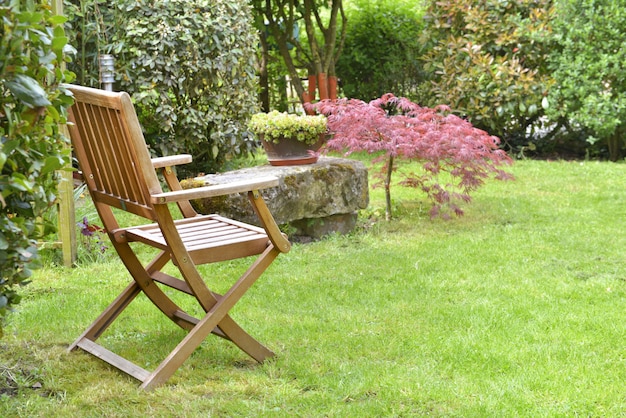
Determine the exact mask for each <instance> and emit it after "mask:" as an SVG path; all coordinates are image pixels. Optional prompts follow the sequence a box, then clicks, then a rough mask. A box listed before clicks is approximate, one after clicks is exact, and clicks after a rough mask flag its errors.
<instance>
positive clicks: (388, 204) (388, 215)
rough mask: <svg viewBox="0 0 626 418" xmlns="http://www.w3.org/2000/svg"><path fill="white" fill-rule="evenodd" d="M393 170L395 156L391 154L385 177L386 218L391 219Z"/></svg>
mask: <svg viewBox="0 0 626 418" xmlns="http://www.w3.org/2000/svg"><path fill="white" fill-rule="evenodd" d="M392 172H393V156H391V155H390V156H389V161H388V162H387V176H386V177H385V204H386V207H385V219H386V220H388V221H390V220H391V218H392V214H391V173H392Z"/></svg>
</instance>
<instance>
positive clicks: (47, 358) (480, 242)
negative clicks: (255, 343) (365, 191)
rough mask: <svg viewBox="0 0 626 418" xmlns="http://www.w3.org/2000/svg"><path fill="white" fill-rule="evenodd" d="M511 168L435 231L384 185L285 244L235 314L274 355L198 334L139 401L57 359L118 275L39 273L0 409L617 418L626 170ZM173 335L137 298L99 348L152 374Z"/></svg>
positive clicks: (1, 368) (0, 347) (2, 343)
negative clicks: (360, 209)
mask: <svg viewBox="0 0 626 418" xmlns="http://www.w3.org/2000/svg"><path fill="white" fill-rule="evenodd" d="M510 171H511V172H512V173H513V174H514V175H515V176H516V180H515V181H512V182H495V181H493V182H489V183H488V184H487V185H486V186H485V187H483V188H482V189H480V190H479V191H478V192H476V193H475V194H474V201H473V203H472V204H471V205H470V206H468V207H467V208H466V214H465V216H464V217H462V218H458V219H452V220H450V221H444V220H438V219H436V220H431V219H429V217H428V215H427V213H428V209H429V208H428V206H427V204H426V203H425V202H424V201H423V200H422V197H421V196H420V195H419V194H417V192H416V191H413V190H410V189H403V188H400V187H396V188H394V189H393V190H392V196H393V198H394V208H395V210H396V215H397V218H396V219H395V220H393V221H391V222H385V221H384V220H379V221H370V220H365V219H363V221H362V225H361V228H360V230H359V231H357V232H355V233H353V234H351V235H349V236H332V237H329V238H327V239H324V240H322V241H319V242H314V243H310V244H306V245H304V244H296V245H295V246H294V248H293V249H292V251H291V252H290V253H289V254H287V255H284V256H281V257H279V259H278V260H277V261H276V262H275V263H274V265H272V266H271V267H270V269H269V270H268V271H267V272H266V274H265V275H264V276H263V277H262V278H261V280H259V282H258V283H257V284H255V286H254V287H253V288H252V290H251V291H250V292H248V294H247V295H246V296H245V297H244V298H243V299H242V301H241V302H240V303H239V304H238V305H237V306H236V308H235V309H234V311H233V317H234V318H235V319H236V320H238V321H239V322H240V324H242V325H243V326H244V328H246V329H248V330H249V331H250V332H251V333H252V334H253V335H254V336H255V337H257V338H258V339H259V340H260V341H262V342H264V343H265V344H267V345H268V346H269V347H270V348H271V349H272V350H274V351H275V352H276V356H275V357H274V358H273V359H271V360H269V361H267V362H266V363H264V364H262V365H258V364H256V363H254V362H253V361H252V360H250V359H248V358H247V357H246V356H245V355H244V354H243V353H241V352H240V351H238V349H236V348H235V347H233V346H232V345H230V344H229V343H228V342H226V341H224V340H221V339H219V338H210V339H208V340H207V341H206V342H205V343H203V345H202V346H201V347H200V349H199V350H197V351H196V352H195V353H194V354H193V355H192V357H191V358H190V359H189V360H188V361H187V362H186V363H185V364H184V365H183V366H182V367H181V369H180V370H179V371H178V372H177V373H176V374H175V375H174V377H173V378H172V379H171V380H170V381H169V382H168V383H167V384H166V385H164V386H162V387H160V388H158V389H156V390H154V391H152V392H148V393H145V392H142V391H140V390H138V383H137V382H136V381H135V380H133V379H132V378H130V377H127V376H126V375H124V374H122V373H120V372H117V371H115V370H113V369H112V368H110V367H108V366H107V365H106V364H104V363H102V362H100V361H98V360H97V359H95V358H92V357H91V356H89V355H87V354H84V353H82V352H80V351H78V352H71V353H67V352H66V347H67V346H68V344H69V343H71V342H72V341H73V340H74V339H75V338H76V337H77V336H78V335H80V333H81V332H82V330H83V329H84V328H85V327H86V326H87V325H89V323H90V322H91V321H92V320H93V319H94V318H95V317H96V316H97V315H98V314H99V313H100V311H101V310H102V309H104V307H105V306H106V305H107V304H108V303H109V302H110V301H111V300H112V299H113V298H114V297H115V296H116V295H117V293H119V291H121V289H123V287H124V286H125V285H126V284H127V282H128V280H129V277H128V275H127V274H126V273H125V271H124V270H123V268H122V267H121V265H120V264H119V263H118V262H117V261H115V259H114V258H109V259H108V260H106V261H103V262H100V263H95V264H88V265H83V266H80V267H77V268H74V269H66V268H63V267H55V266H49V267H46V268H44V269H42V270H40V271H38V272H37V274H36V276H35V277H34V280H33V283H32V284H31V285H29V286H28V287H26V288H25V289H24V300H23V301H22V303H21V304H20V305H19V307H18V311H17V312H15V313H14V314H13V315H12V316H11V317H10V321H9V323H8V326H7V329H6V335H5V337H4V338H3V339H2V340H0V393H4V394H1V395H0V416H7V417H10V416H23V417H39V416H41V417H43V416H45V417H57V416H58V417H67V416H85V417H99V416H106V417H129V416H152V417H169V416H172V417H196V416H198V417H208V416H220V417H221V416H245V417H275V416H298V417H396V416H397V417H401V416H404V417H409V416H446V417H449V416H452V417H454V416H458V417H486V416H493V417H496V416H497V417H504V416H506V417H515V416H519V417H560V416H563V417H570V416H605V417H608V416H623V415H626V338H625V337H626V325H625V321H624V312H625V311H626V252H625V251H624V250H625V249H626V213H625V212H626V187H625V184H626V182H625V179H626V165H624V164H614V163H605V162H602V163H600V162H556V161H555V162H548V161H520V162H517V163H516V164H515V165H514V166H512V167H511V168H510ZM383 201H384V199H383V196H382V190H379V189H376V190H374V191H373V192H372V194H371V203H370V208H369V209H368V210H367V211H365V213H366V214H368V215H371V214H374V213H384V208H383ZM243 268H245V264H243V263H240V262H234V263H230V264H229V265H227V266H225V267H217V266H210V267H209V268H207V269H206V273H207V275H209V276H211V277H212V278H213V277H219V276H220V275H225V274H230V272H231V270H237V273H238V272H239V271H240V270H241V269H243ZM211 283H212V286H213V285H214V286H215V287H217V288H218V289H220V290H224V289H225V284H226V281H224V280H211ZM183 335H184V333H183V331H181V330H179V329H177V328H176V327H175V326H174V325H173V324H171V323H169V322H168V321H166V320H164V319H162V318H161V315H160V314H159V313H158V312H157V311H156V309H155V308H153V307H152V306H151V305H150V304H149V302H147V301H146V299H145V298H143V297H140V298H139V299H138V300H137V301H135V302H134V303H133V305H131V307H130V308H129V309H128V310H127V313H125V314H124V315H123V316H122V317H121V319H120V320H118V322H116V323H115V324H114V326H113V327H112V328H111V329H110V331H108V332H107V333H106V334H105V336H103V337H102V341H103V343H104V344H105V345H106V346H108V347H109V348H112V349H113V350H115V351H117V352H118V353H120V354H122V355H124V356H127V357H129V358H131V359H133V360H135V361H136V362H137V363H138V364H140V365H141V366H143V367H146V368H148V369H153V368H154V367H156V365H157V364H158V363H159V362H160V360H161V359H162V358H163V357H164V356H166V355H167V353H168V352H169V351H170V350H171V349H172V348H173V347H174V346H175V344H176V343H177V342H178V341H179V340H180V338H182V336H183ZM3 385H4V386H3Z"/></svg>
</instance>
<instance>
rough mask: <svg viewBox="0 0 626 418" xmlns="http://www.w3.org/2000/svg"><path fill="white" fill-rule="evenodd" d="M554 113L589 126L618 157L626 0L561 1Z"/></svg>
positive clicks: (624, 94) (623, 119) (625, 111)
mask: <svg viewBox="0 0 626 418" xmlns="http://www.w3.org/2000/svg"><path fill="white" fill-rule="evenodd" d="M557 16H558V18H557V19H556V20H555V22H554V28H555V29H554V30H555V34H556V43H557V46H558V48H557V49H556V50H555V53H553V54H551V55H550V59H549V61H550V68H551V70H552V76H553V77H554V79H555V81H556V83H555V84H554V86H553V87H552V88H551V89H550V96H549V97H550V101H551V102H552V103H554V106H552V107H551V109H550V116H551V117H552V118H554V119H557V118H558V119H567V120H569V121H571V122H572V123H573V124H576V125H578V126H581V127H585V128H587V129H589V130H591V133H592V135H591V137H590V138H589V141H590V142H591V143H594V142H595V141H598V140H599V141H600V143H602V144H604V145H606V146H607V148H608V152H609V157H610V159H611V160H613V161H616V160H618V159H619V158H622V157H623V156H624V135H625V134H626V77H624V74H626V48H624V44H625V42H626V1H624V0H619V1H616V0H560V1H559V2H558V13H557Z"/></svg>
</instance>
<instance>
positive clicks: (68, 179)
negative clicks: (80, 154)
mask: <svg viewBox="0 0 626 418" xmlns="http://www.w3.org/2000/svg"><path fill="white" fill-rule="evenodd" d="M52 13H53V14H55V15H62V14H63V0H52ZM61 65H62V66H63V68H64V66H65V63H61ZM59 130H60V131H61V133H62V134H63V135H65V136H66V137H68V138H69V133H68V131H67V126H65V125H62V126H59ZM59 174H60V177H61V179H60V181H59V186H58V192H59V204H58V211H59V238H60V240H61V251H62V252H63V264H64V265H65V266H67V267H71V266H72V265H73V264H74V262H75V261H76V248H77V246H76V213H75V212H74V179H73V176H72V172H71V171H68V170H61V171H60V172H59Z"/></svg>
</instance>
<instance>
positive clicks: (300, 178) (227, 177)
mask: <svg viewBox="0 0 626 418" xmlns="http://www.w3.org/2000/svg"><path fill="white" fill-rule="evenodd" d="M261 176H274V177H276V178H278V180H279V185H278V187H273V188H271V189H266V190H263V191H262V194H263V197H264V198H265V199H266V203H267V206H268V207H269V209H270V211H271V212H272V214H273V215H274V218H275V219H276V222H277V223H278V224H290V225H291V226H292V227H294V228H296V230H297V233H298V234H301V235H305V236H311V237H313V238H319V237H320V236H323V235H325V234H327V233H331V232H339V233H347V232H349V230H351V229H352V228H354V224H355V223H356V216H357V211H358V210H359V209H365V208H366V207H367V205H368V203H369V189H368V177H367V169H366V168H365V165H364V164H363V163H362V162H360V161H356V160H351V159H345V158H333V157H320V159H319V160H318V162H317V163H314V164H307V165H293V166H271V165H263V166H257V167H251V168H244V169H240V170H234V171H228V172H225V173H219V174H210V175H206V176H203V177H200V178H197V179H195V180H194V181H193V186H195V187H197V186H200V185H211V184H223V183H228V182H232V181H236V180H244V179H250V178H254V177H261ZM185 183H187V181H185V182H183V187H189V186H188V185H186V184H185ZM194 205H195V206H196V208H197V210H198V211H199V212H201V213H219V214H222V215H224V216H228V217H233V218H234V219H239V220H242V221H244V222H249V223H257V222H258V221H257V219H256V215H255V214H254V213H253V212H252V209H251V208H250V204H249V203H248V202H247V197H246V196H245V195H243V194H236V195H230V196H224V197H220V198H214V199H204V200H202V201H195V202H194Z"/></svg>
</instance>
